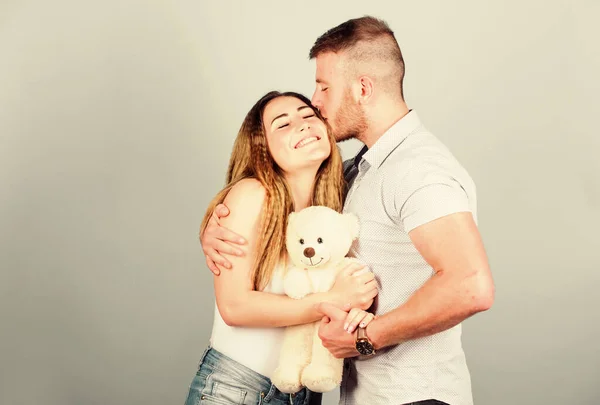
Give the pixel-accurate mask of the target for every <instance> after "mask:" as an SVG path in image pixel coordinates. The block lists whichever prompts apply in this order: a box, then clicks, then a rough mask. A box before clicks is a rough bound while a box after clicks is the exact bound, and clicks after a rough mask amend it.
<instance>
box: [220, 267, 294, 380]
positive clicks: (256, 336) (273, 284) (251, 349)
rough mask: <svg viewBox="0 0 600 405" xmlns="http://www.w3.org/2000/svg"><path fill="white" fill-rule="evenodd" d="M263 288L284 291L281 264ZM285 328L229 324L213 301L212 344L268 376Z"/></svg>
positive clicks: (271, 370)
mask: <svg viewBox="0 0 600 405" xmlns="http://www.w3.org/2000/svg"><path fill="white" fill-rule="evenodd" d="M263 291H264V292H270V293H273V294H284V290H283V265H279V266H278V267H277V268H275V270H274V271H273V277H272V278H271V281H270V282H269V284H268V285H267V286H266V287H265V288H264V289H263ZM284 330H285V328H259V327H245V326H229V325H227V324H226V323H225V321H223V318H222V317H221V314H220V313H219V309H218V307H217V305H216V302H215V315H214V322H213V329H212V334H211V337H210V342H211V346H212V347H213V348H215V349H216V350H218V351H219V352H221V353H223V354H224V355H226V356H228V357H230V358H232V359H233V360H235V361H237V362H238V363H240V364H243V365H244V366H246V367H248V368H250V369H252V370H254V371H256V372H257V373H260V374H262V375H264V376H265V377H268V378H271V375H272V373H273V371H274V370H275V368H276V367H277V360H278V359H279V351H280V348H281V342H282V341H283V332H284Z"/></svg>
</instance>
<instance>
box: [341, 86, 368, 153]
mask: <svg viewBox="0 0 600 405" xmlns="http://www.w3.org/2000/svg"><path fill="white" fill-rule="evenodd" d="M334 124H335V125H333V128H334V131H333V132H334V137H335V140H336V142H343V141H347V140H349V139H353V138H356V139H358V140H361V139H363V135H364V133H365V132H366V131H367V128H368V124H367V117H366V116H365V112H364V111H363V110H362V108H360V106H359V105H358V104H357V103H356V102H355V101H354V100H353V99H352V97H351V96H350V91H349V90H348V91H347V92H346V94H345V95H344V101H343V102H342V105H341V107H340V109H339V111H338V113H337V114H336V117H335V123H334Z"/></svg>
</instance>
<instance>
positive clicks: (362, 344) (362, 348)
mask: <svg viewBox="0 0 600 405" xmlns="http://www.w3.org/2000/svg"><path fill="white" fill-rule="evenodd" d="M356 350H357V351H358V352H359V353H360V354H362V355H363V356H368V355H369V354H373V345H371V344H370V343H369V342H368V341H367V340H366V339H365V340H362V339H361V340H359V341H357V342H356Z"/></svg>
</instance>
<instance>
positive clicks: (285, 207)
mask: <svg viewBox="0 0 600 405" xmlns="http://www.w3.org/2000/svg"><path fill="white" fill-rule="evenodd" d="M279 97H295V98H297V99H299V100H301V101H302V102H304V103H305V104H306V105H308V106H309V107H310V108H312V110H313V111H314V113H315V115H316V116H317V117H318V118H319V119H320V120H321V121H323V122H324V123H325V126H326V127H327V137H328V139H329V143H330V144H331V153H330V155H329V157H328V158H327V159H325V160H324V161H323V163H322V164H321V166H320V167H319V170H318V172H317V175H316V178H315V184H314V188H313V196H312V201H311V204H312V205H324V206H327V207H329V208H332V209H334V210H336V211H338V212H340V211H341V210H342V206H343V196H344V194H345V187H346V183H345V181H344V177H343V172H342V158H341V156H340V152H339V150H338V148H337V145H336V143H335V138H334V137H333V134H332V132H331V128H330V127H329V125H328V124H327V122H326V121H325V120H324V119H323V117H322V116H321V114H320V113H319V111H318V110H317V109H316V108H315V107H314V106H313V105H312V104H311V102H310V100H309V99H308V98H306V97H305V96H303V95H302V94H298V93H295V92H285V93H281V92H278V91H272V92H269V93H267V94H266V95H264V96H263V97H262V98H261V99H260V100H258V101H257V102H256V104H254V106H253V107H252V108H251V109H250V111H249V112H248V114H247V115H246V118H245V119H244V121H243V122H242V126H241V127H240V130H239V132H238V135H237V138H236V140H235V143H234V145H233V151H232V153H231V158H230V160H229V168H228V170H227V180H226V186H225V188H223V189H222V190H221V191H220V192H219V193H218V194H217V195H216V197H215V198H214V199H213V200H212V201H211V203H210V204H209V205H208V209H207V211H206V214H205V215H204V219H203V221H202V225H201V230H200V232H201V233H203V232H204V229H205V228H206V226H207V224H208V221H209V219H210V217H211V215H212V212H213V210H214V209H215V207H216V206H217V205H218V204H220V203H222V202H223V201H224V200H225V197H226V196H227V193H229V190H231V188H232V187H233V186H235V185H236V184H237V183H238V182H239V181H240V180H243V179H248V178H252V179H256V180H258V181H259V182H260V183H261V184H262V185H263V187H264V188H265V189H266V203H265V205H264V207H263V212H262V215H261V219H260V223H261V227H260V229H261V231H260V239H259V241H258V246H257V251H256V261H255V263H254V265H253V272H252V285H253V286H254V289H255V290H260V289H262V288H264V286H265V285H266V284H268V282H269V280H270V279H271V276H272V274H273V271H274V269H275V266H276V265H277V264H278V263H279V261H280V260H282V259H283V258H284V257H285V251H286V249H285V231H286V227H287V221H288V216H289V214H290V213H291V212H293V211H294V201H293V199H292V195H291V192H290V187H289V185H288V184H287V182H286V180H285V178H284V176H283V171H282V170H281V169H280V168H279V166H277V164H276V163H275V160H274V159H273V156H272V155H271V152H270V150H269V147H268V144H267V136H266V134H265V126H264V123H263V112H264V110H265V107H266V105H267V104H268V103H269V102H270V101H272V100H274V99H276V98H279Z"/></svg>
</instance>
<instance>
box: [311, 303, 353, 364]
mask: <svg viewBox="0 0 600 405" xmlns="http://www.w3.org/2000/svg"><path fill="white" fill-rule="evenodd" d="M319 312H321V313H322V314H323V315H324V316H323V319H322V320H321V324H320V325H319V338H321V342H323V346H324V347H325V348H326V349H327V350H329V352H330V353H331V354H332V355H333V356H334V357H336V358H338V359H342V358H346V357H355V356H358V355H359V353H358V351H357V350H356V336H355V334H354V333H349V332H346V331H345V330H344V322H345V321H346V318H347V317H348V314H347V313H346V312H345V311H342V310H341V309H339V308H338V307H336V306H335V305H332V304H328V303H325V302H323V303H321V304H319Z"/></svg>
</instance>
